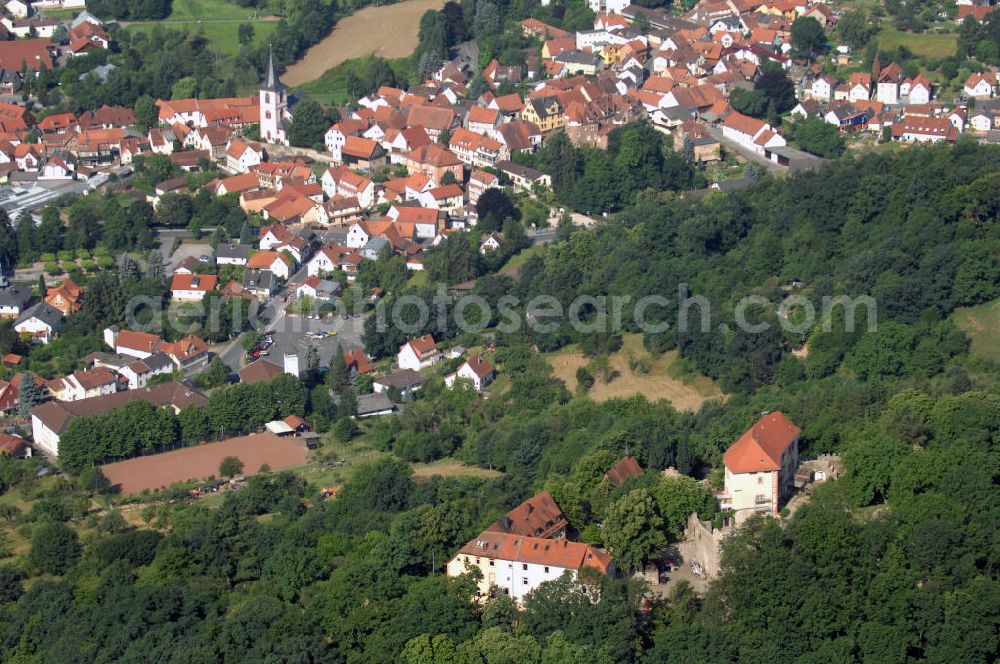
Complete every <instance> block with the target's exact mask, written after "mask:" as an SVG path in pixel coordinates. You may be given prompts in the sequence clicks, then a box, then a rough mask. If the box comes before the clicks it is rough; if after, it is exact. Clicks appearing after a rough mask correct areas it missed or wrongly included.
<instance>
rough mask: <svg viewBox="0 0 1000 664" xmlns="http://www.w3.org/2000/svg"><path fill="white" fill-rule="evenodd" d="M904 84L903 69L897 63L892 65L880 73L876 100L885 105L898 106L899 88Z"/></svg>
mask: <svg viewBox="0 0 1000 664" xmlns="http://www.w3.org/2000/svg"><path fill="white" fill-rule="evenodd" d="M902 82H903V70H902V68H901V67H900V66H899V65H898V64H896V63H895V62H893V63H890V64H889V65H888V66H886V67H885V68H884V69H882V70H881V71H879V73H878V83H877V86H876V93H875V98H876V99H877V100H878V101H880V102H882V103H883V104H898V103H899V101H900V98H899V97H900V93H899V86H900V85H901V84H902Z"/></svg>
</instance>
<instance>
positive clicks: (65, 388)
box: [46, 367, 119, 401]
mask: <svg viewBox="0 0 1000 664" xmlns="http://www.w3.org/2000/svg"><path fill="white" fill-rule="evenodd" d="M46 386H47V387H48V390H49V392H50V393H51V394H52V397H53V398H54V399H56V400H58V401H79V400H80V399H89V398H91V397H99V396H103V395H105V394H113V393H115V392H117V391H118V386H119V382H118V376H116V375H115V374H114V372H112V371H111V370H109V369H108V368H106V367H95V368H94V369H90V370H87V371H76V372H73V373H71V374H70V375H68V376H63V377H62V378H56V379H54V380H50V381H48V383H47V385H46Z"/></svg>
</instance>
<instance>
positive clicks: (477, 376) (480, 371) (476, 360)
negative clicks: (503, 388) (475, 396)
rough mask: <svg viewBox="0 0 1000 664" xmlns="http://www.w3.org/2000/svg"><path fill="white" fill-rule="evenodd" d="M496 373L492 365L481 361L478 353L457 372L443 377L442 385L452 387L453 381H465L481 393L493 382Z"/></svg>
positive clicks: (481, 357) (481, 358) (483, 360)
mask: <svg viewBox="0 0 1000 664" xmlns="http://www.w3.org/2000/svg"><path fill="white" fill-rule="evenodd" d="M495 376H496V372H495V371H494V370H493V365H492V364H490V363H489V362H487V361H486V360H485V359H483V356H482V355H481V354H479V353H477V354H476V355H473V356H472V357H470V358H469V359H467V360H466V361H465V362H463V363H462V366H460V367H459V368H458V370H457V371H455V372H453V373H450V374H448V375H447V376H445V377H444V384H445V385H447V386H448V387H454V385H455V381H458V380H467V381H469V382H470V383H471V384H472V387H474V388H476V391H477V392H482V391H483V390H485V389H486V388H487V387H489V384H490V383H492V382H493V379H494V377H495Z"/></svg>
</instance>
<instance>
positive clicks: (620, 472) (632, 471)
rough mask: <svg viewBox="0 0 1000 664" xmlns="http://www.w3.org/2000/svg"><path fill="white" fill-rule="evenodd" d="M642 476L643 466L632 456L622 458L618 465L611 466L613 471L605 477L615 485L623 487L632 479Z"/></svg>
mask: <svg viewBox="0 0 1000 664" xmlns="http://www.w3.org/2000/svg"><path fill="white" fill-rule="evenodd" d="M640 475H642V466H640V465H639V462H638V461H636V460H635V457H634V456H632V455H631V454H629V455H627V456H624V457H622V458H621V459H619V460H618V463H616V464H615V465H613V466H611V469H610V470H609V471H608V472H607V473H606V474H605V475H604V476H605V477H607V478H608V479H610V480H611V481H613V482H614V483H615V484H617V485H619V486H621V484H622V483H623V482H624V481H625V480H627V479H628V478H630V477H638V476H640Z"/></svg>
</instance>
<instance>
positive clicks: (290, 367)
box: [285, 353, 299, 378]
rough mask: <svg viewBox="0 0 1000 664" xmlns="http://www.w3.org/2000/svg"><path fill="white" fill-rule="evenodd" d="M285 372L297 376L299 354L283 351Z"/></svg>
mask: <svg viewBox="0 0 1000 664" xmlns="http://www.w3.org/2000/svg"><path fill="white" fill-rule="evenodd" d="M285 373H287V374H292V375H293V376H295V377H296V378H298V377H299V356H298V355H297V354H295V353H285Z"/></svg>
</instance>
